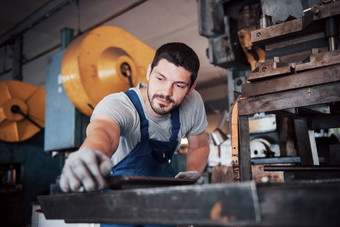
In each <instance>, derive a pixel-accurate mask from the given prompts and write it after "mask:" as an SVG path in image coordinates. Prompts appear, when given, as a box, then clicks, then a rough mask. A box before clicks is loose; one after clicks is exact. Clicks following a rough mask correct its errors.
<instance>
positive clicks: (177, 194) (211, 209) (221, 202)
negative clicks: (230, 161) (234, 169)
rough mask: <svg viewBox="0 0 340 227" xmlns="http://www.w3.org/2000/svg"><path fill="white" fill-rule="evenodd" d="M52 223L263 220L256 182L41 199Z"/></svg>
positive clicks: (228, 223) (177, 222)
mask: <svg viewBox="0 0 340 227" xmlns="http://www.w3.org/2000/svg"><path fill="white" fill-rule="evenodd" d="M38 200H39V203H40V205H41V208H42V210H43V212H44V214H45V217H46V218H47V219H65V221H66V222H75V223H77V222H78V223H117V224H156V225H159V224H161V225H174V224H175V225H191V224H193V225H208V226H212V225H229V226H230V225H235V224H236V225H244V224H250V223H258V222H259V221H260V209H259V203H258V198H257V192H256V185H255V183H254V182H245V183H238V184H214V185H213V184H211V185H190V186H174V187H159V188H152V189H133V190H119V191H108V192H94V193H70V194H58V195H50V196H39V197H38Z"/></svg>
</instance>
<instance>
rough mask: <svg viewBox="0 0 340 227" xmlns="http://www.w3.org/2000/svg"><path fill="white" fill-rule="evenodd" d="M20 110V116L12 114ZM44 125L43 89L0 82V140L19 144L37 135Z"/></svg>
mask: <svg viewBox="0 0 340 227" xmlns="http://www.w3.org/2000/svg"><path fill="white" fill-rule="evenodd" d="M13 107H16V108H20V110H21V112H22V114H20V113H15V112H13V111H12V110H13ZM23 115H26V116H27V117H28V118H29V119H31V120H32V121H34V122H35V123H37V124H38V125H39V126H40V127H41V128H43V127H44V124H45V88H41V87H38V86H35V85H31V84H28V83H24V82H20V81H15V80H4V81H0V140H2V141H6V142H20V141H24V140H27V139H29V138H31V137H32V136H34V135H35V134H37V133H38V132H39V131H40V130H41V128H39V127H37V126H36V125H34V124H33V123H32V122H30V121H29V120H28V119H27V118H25V117H24V116H23Z"/></svg>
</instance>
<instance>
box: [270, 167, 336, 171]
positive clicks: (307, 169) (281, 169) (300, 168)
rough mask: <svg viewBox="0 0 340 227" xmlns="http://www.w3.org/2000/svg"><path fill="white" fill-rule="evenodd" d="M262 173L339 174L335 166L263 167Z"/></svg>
mask: <svg viewBox="0 0 340 227" xmlns="http://www.w3.org/2000/svg"><path fill="white" fill-rule="evenodd" d="M264 171H315V172H319V171H327V172H340V167H335V166H320V167H319V166H264Z"/></svg>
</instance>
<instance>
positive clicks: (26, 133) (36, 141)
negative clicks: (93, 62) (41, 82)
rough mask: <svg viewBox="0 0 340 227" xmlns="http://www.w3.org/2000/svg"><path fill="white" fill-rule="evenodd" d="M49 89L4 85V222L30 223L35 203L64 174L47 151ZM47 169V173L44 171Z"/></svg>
mask: <svg viewBox="0 0 340 227" xmlns="http://www.w3.org/2000/svg"><path fill="white" fill-rule="evenodd" d="M44 126H45V88H42V87H38V86H35V85H31V84H28V83H24V82H21V81H16V80H5V81H1V82H0V212H1V215H0V222H1V224H2V225H4V226H23V225H25V224H26V223H29V222H30V215H31V203H32V202H33V201H35V200H36V196H37V195H39V194H40V195H41V194H44V193H47V192H48V189H49V186H50V183H51V182H53V180H54V179H55V178H56V176H57V175H58V174H59V173H60V169H59V162H58V159H53V158H52V157H50V156H49V155H47V154H46V153H44V151H43V144H44V139H43V135H44ZM42 170H43V171H42Z"/></svg>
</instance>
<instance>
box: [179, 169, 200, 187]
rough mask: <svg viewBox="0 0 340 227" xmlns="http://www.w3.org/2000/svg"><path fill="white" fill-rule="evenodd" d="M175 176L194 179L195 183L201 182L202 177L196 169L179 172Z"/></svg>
mask: <svg viewBox="0 0 340 227" xmlns="http://www.w3.org/2000/svg"><path fill="white" fill-rule="evenodd" d="M175 178H185V179H193V180H196V183H195V184H203V183H204V178H203V177H202V175H201V174H200V173H199V172H197V171H186V172H179V173H178V174H177V175H176V176H175Z"/></svg>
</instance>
